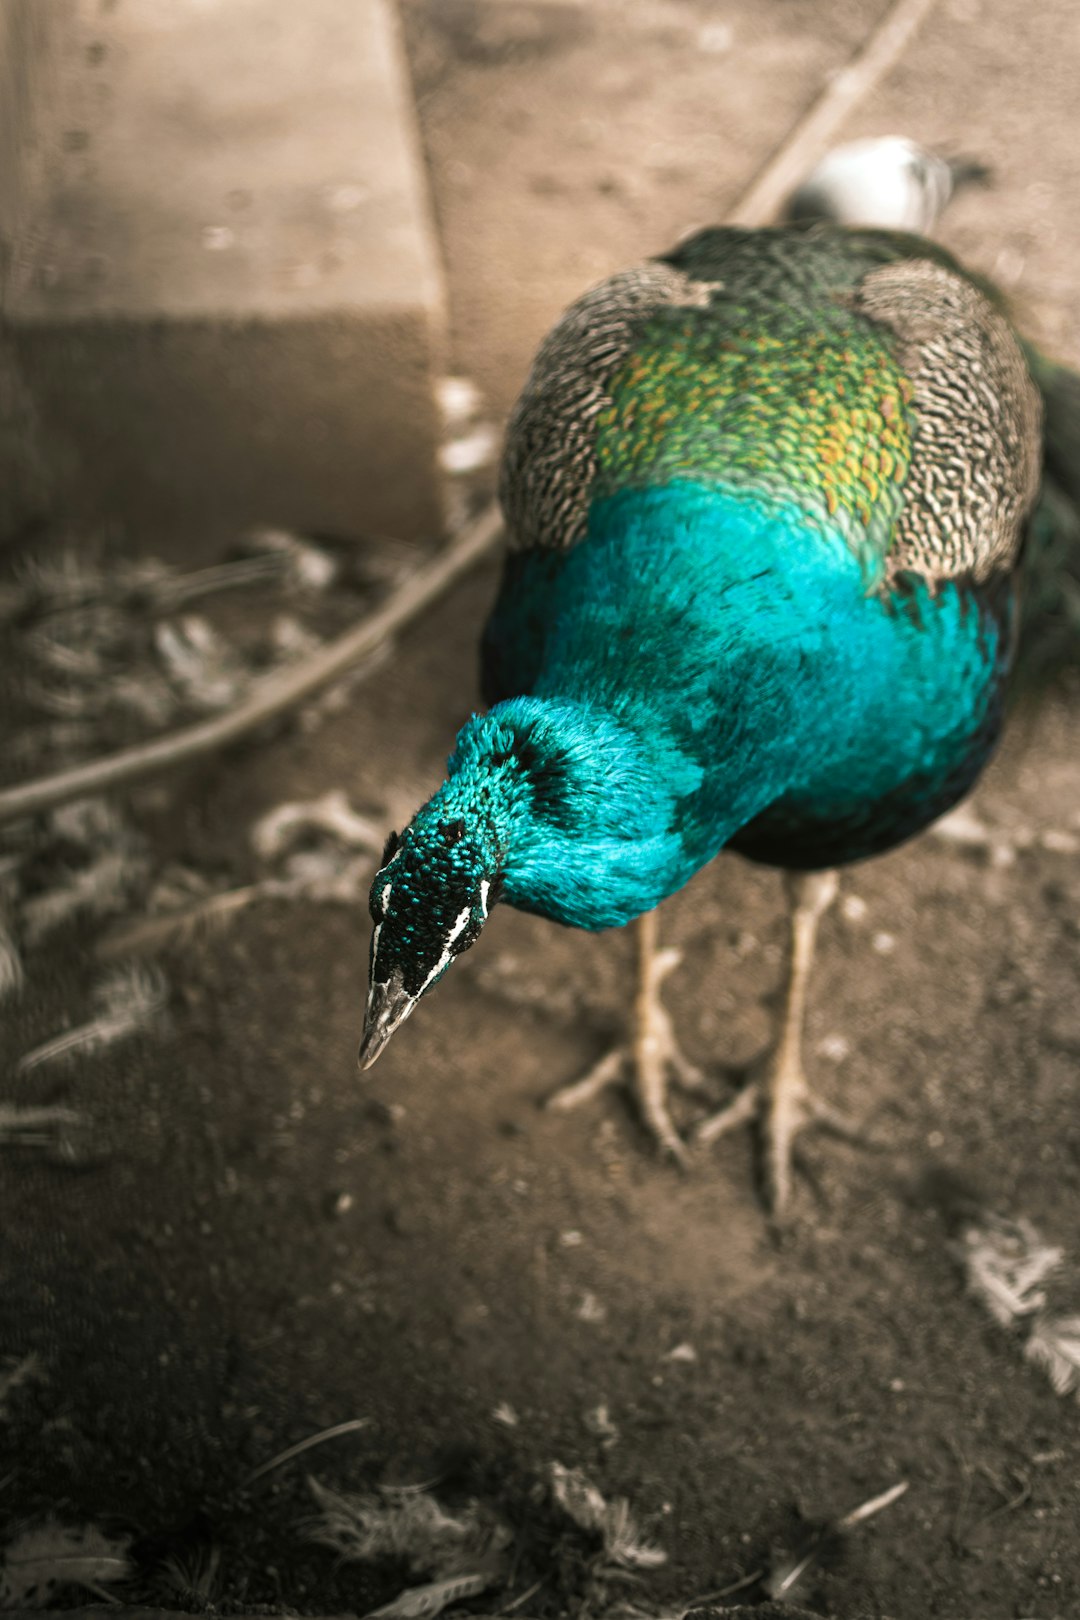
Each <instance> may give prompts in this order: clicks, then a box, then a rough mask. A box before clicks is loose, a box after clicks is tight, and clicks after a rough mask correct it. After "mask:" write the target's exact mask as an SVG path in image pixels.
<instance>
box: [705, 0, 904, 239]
mask: <svg viewBox="0 0 1080 1620" xmlns="http://www.w3.org/2000/svg"><path fill="white" fill-rule="evenodd" d="M933 4H934V0H895V4H894V5H893V6H892V7H891V9H890V10H889V12H888V14H887V16H886V17H885V19H884V21H883V22H881V23H880V24H879V26H878V27H877V28H875V30H874V32H873V33H872V34H871V36H870V38H869V39H868V40H867V41H866V43H865V44H864V45H863V46H862V47H861V48H860V50H859V51H858V52H857V53H856V54H855V56H854V57H853V58H852V59H851V61H850V62H849V63H848V65H847V67H845V68H841V69H840V71H839V72H838V73H836V74H834V76H833V77H832V78H831V79H830V81H829V82H828V84H827V85H826V86H825V88H824V90H822V92H821V94H820V95H819V96H818V98H817V100H816V101H815V102H814V104H813V106H812V107H810V108H809V110H808V111H807V112H806V113H804V115H803V116H802V118H800V119H799V121H798V123H797V124H796V125H795V128H794V129H793V130H792V131H791V133H790V134H789V135H788V136H787V139H786V140H785V141H784V142H783V143H782V144H781V146H780V147H779V149H778V150H777V151H776V152H774V153H773V155H772V157H771V158H770V159H769V161H768V162H767V163H766V165H765V167H764V168H763V169H762V170H761V171H760V173H759V174H758V176H757V178H756V179H755V180H754V181H752V183H751V184H750V186H749V187H748V188H747V190H746V191H744V192H743V194H742V196H741V197H740V198H739V200H738V202H737V203H736V204H735V206H734V207H733V208H732V209H731V210H730V212H729V213H728V216H727V217H728V220H729V222H730V223H731V224H733V225H770V224H771V223H772V222H773V220H774V219H775V218H776V216H777V214H778V213H779V211H780V207H781V205H782V204H783V203H784V201H785V200H786V199H787V197H788V196H789V195H790V193H791V192H792V191H793V190H794V189H795V187H796V186H797V185H798V183H799V181H800V180H802V179H803V178H804V177H805V175H806V173H807V170H808V169H809V168H810V166H811V164H812V163H814V162H815V161H816V159H817V158H818V157H820V156H821V153H822V152H823V151H824V150H825V147H826V146H827V145H828V143H829V141H830V140H831V139H832V137H833V135H835V133H836V131H837V130H838V129H839V128H840V125H841V124H842V123H843V121H844V119H845V118H846V117H847V116H848V114H849V113H850V112H851V110H852V108H854V107H855V106H857V105H858V103H859V102H860V101H862V100H863V99H864V98H865V97H866V96H867V95H869V93H870V91H871V90H872V89H873V88H874V86H875V85H876V84H877V83H878V82H879V80H881V79H882V78H884V76H885V74H886V73H888V71H889V69H890V68H892V67H894V66H895V65H896V63H897V62H898V61H899V59H900V57H901V55H902V54H903V51H904V49H905V47H906V46H907V44H908V41H909V40H910V39H911V38H912V36H913V35H914V33H915V31H916V29H917V28H918V27H919V25H920V24H921V22H922V21H923V19H924V17H926V15H927V13H928V12H929V11H930V9H931V7H932V6H933Z"/></svg>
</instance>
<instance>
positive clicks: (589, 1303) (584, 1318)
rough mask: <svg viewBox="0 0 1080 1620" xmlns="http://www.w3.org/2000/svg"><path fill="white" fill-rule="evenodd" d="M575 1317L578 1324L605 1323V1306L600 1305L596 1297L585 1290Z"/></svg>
mask: <svg viewBox="0 0 1080 1620" xmlns="http://www.w3.org/2000/svg"><path fill="white" fill-rule="evenodd" d="M575 1315H576V1316H577V1319H578V1321H579V1322H606V1321H607V1306H606V1305H602V1304H601V1303H600V1301H599V1300H598V1299H597V1297H596V1295H595V1294H592V1293H590V1292H589V1291H588V1289H586V1291H585V1293H583V1294H582V1296H581V1303H580V1304H579V1306H578V1308H577V1311H576V1312H575Z"/></svg>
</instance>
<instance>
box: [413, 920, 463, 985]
mask: <svg viewBox="0 0 1080 1620" xmlns="http://www.w3.org/2000/svg"><path fill="white" fill-rule="evenodd" d="M468 920H469V907H468V906H466V907H465V910H464V911H462V912H459V914H458V917H457V921H456V922H455V923H454V926H453V928H451V930H450V932H449V933H448V934H447V936H446V944H445V945H444V946H443V953H442V955H441V956H440V957H439V960H438V961H437V962H436V964H435V966H434V967H433V968H432V970H431V972H430V973H429V974H428V976H427V978H426V979H425V980H424V982H423V984H422V985H421V986H420V990H419V992H418V993H419V994H420V995H421V996H422V995H423V993H424V991H425V990H426V989H427V987H428V985H429V984H430V983H431V982H432V980H433V979H437V978H438V977H439V974H440V973H441V972H442V971H443V969H444V968H448V967H449V966H450V963H451V960H452V959H453V955H454V953H453V951H452V950H451V949H450V947H451V946H452V945H453V943H454V941H455V939H457V937H458V935H459V934H460V933H461V932H462V930H463V929H464V927H465V925H466V923H467V922H468Z"/></svg>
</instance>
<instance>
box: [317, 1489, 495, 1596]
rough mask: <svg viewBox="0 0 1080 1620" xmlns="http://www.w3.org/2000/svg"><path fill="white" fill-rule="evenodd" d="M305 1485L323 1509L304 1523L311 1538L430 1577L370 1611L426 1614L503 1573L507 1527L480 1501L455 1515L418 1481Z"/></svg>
mask: <svg viewBox="0 0 1080 1620" xmlns="http://www.w3.org/2000/svg"><path fill="white" fill-rule="evenodd" d="M308 1484H309V1486H310V1487H311V1492H312V1495H313V1496H314V1497H315V1500H316V1502H317V1503H318V1505H319V1510H320V1511H319V1514H318V1516H317V1517H316V1518H315V1519H314V1520H313V1521H312V1522H311V1524H310V1525H309V1526H308V1536H309V1539H310V1540H312V1541H315V1542H317V1543H318V1544H319V1545H320V1546H323V1547H330V1548H331V1549H332V1550H333V1551H334V1552H336V1553H337V1554H338V1556H339V1557H340V1558H341V1559H343V1560H345V1561H348V1562H356V1563H371V1562H373V1561H375V1560H377V1559H384V1558H385V1559H394V1560H397V1561H398V1562H400V1563H403V1564H404V1565H405V1566H406V1568H407V1569H408V1570H409V1571H410V1572H411V1573H413V1574H416V1575H426V1576H428V1577H430V1579H429V1580H428V1581H427V1582H425V1583H424V1584H422V1585H419V1586H411V1587H406V1588H405V1590H404V1591H402V1592H401V1593H400V1594H399V1595H398V1597H396V1598H395V1599H394V1600H393V1602H392V1603H389V1604H386V1605H385V1606H384V1607H382V1608H380V1609H376V1610H374V1611H373V1613H374V1614H375V1615H380V1616H383V1617H388V1616H392V1617H395V1620H427V1617H428V1616H432V1615H436V1614H439V1613H440V1612H441V1611H442V1610H443V1609H444V1608H446V1607H447V1606H448V1605H449V1604H451V1603H455V1602H458V1601H460V1600H463V1599H465V1598H467V1597H475V1596H477V1595H478V1593H480V1592H483V1591H486V1590H487V1589H488V1588H489V1587H491V1586H495V1585H497V1584H501V1582H502V1580H503V1578H504V1575H505V1567H504V1566H505V1552H506V1549H507V1547H508V1546H509V1544H510V1532H509V1530H508V1529H507V1528H506V1526H505V1525H503V1524H501V1523H500V1522H499V1521H498V1520H496V1519H495V1518H494V1517H493V1516H492V1515H490V1514H488V1513H487V1512H485V1511H484V1509H483V1508H482V1507H481V1506H480V1504H479V1503H476V1502H470V1503H469V1504H468V1505H467V1506H466V1507H465V1508H464V1510H462V1511H461V1513H460V1514H459V1515H458V1516H457V1517H454V1516H453V1515H451V1514H449V1513H447V1512H446V1511H445V1510H444V1509H443V1508H442V1507H441V1506H440V1504H439V1503H438V1502H437V1501H436V1499H435V1497H434V1496H433V1495H432V1494H431V1492H430V1490H429V1489H427V1488H426V1487H423V1486H388V1485H383V1486H378V1487H376V1489H375V1490H372V1491H367V1492H363V1493H360V1494H347V1493H344V1492H338V1491H332V1490H330V1489H329V1488H328V1487H327V1486H325V1485H321V1484H320V1483H319V1481H318V1480H315V1479H311V1478H309V1479H308ZM369 1620H371V1617H369Z"/></svg>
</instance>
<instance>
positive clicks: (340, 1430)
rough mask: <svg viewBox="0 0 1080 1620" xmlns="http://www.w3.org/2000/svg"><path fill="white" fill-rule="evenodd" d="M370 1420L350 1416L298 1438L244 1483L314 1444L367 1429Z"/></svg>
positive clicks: (287, 1460) (270, 1470) (248, 1482)
mask: <svg viewBox="0 0 1080 1620" xmlns="http://www.w3.org/2000/svg"><path fill="white" fill-rule="evenodd" d="M370 1422H371V1419H370V1418H348V1419H347V1420H346V1421H345V1422H344V1423H335V1424H334V1425H333V1427H332V1428H329V1429H320V1430H319V1432H318V1434H309V1435H308V1437H307V1439H306V1440H298V1441H297V1442H296V1444H295V1446H287V1447H286V1449H285V1450H284V1451H279V1452H278V1454H277V1456H276V1457H271V1459H270V1461H269V1462H265V1463H263V1464H262V1465H261V1467H259V1468H256V1469H255V1471H254V1472H253V1473H251V1474H249V1475H248V1476H247V1478H246V1479H245V1480H244V1485H245V1486H248V1485H254V1483H255V1481H256V1480H257V1479H262V1477H263V1475H264V1474H269V1473H272V1472H273V1470H274V1469H275V1468H280V1467H281V1465H282V1463H287V1462H292V1460H293V1458H294V1457H299V1456H301V1455H302V1454H303V1453H304V1452H305V1451H310V1450H311V1449H312V1447H314V1446H321V1445H323V1444H324V1443H325V1442H326V1441H327V1440H336V1439H337V1437H338V1435H339V1434H355V1433H356V1432H357V1430H358V1429H366V1428H367V1427H368V1426H369V1424H370Z"/></svg>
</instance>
